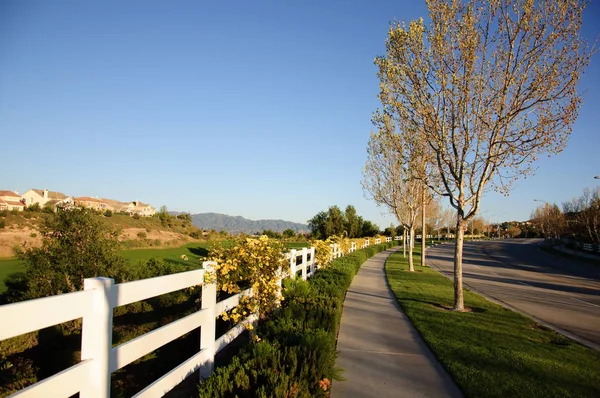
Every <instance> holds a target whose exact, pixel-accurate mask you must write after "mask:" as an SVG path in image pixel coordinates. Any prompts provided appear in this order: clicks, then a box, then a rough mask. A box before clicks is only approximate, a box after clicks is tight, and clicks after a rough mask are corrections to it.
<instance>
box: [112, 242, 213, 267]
mask: <svg viewBox="0 0 600 398" xmlns="http://www.w3.org/2000/svg"><path fill="white" fill-rule="evenodd" d="M210 246H211V243H208V242H193V243H188V244H186V245H183V246H179V247H169V248H166V249H128V250H123V251H122V252H121V254H122V255H123V257H125V259H126V260H128V261H130V262H138V261H147V260H149V259H151V258H153V257H160V258H163V259H164V260H166V261H170V262H175V263H179V264H183V265H187V264H189V262H190V261H193V262H196V263H197V262H198V261H200V259H201V258H202V257H205V256H206V255H207V254H208V249H209V248H210ZM182 255H186V256H187V257H188V261H186V260H182V259H181V256H182Z"/></svg>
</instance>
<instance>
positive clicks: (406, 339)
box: [331, 249, 462, 398]
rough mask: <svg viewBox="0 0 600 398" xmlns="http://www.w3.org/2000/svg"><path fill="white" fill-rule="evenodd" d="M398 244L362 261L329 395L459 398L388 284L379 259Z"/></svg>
mask: <svg viewBox="0 0 600 398" xmlns="http://www.w3.org/2000/svg"><path fill="white" fill-rule="evenodd" d="M395 250H398V249H389V250H386V251H385V252H382V253H379V254H377V255H375V256H373V257H372V258H370V259H369V260H367V262H365V263H364V264H363V266H362V267H361V269H360V271H359V272H358V274H357V275H356V277H355V278H354V281H352V284H351V285H350V289H348V293H347V294H346V299H345V301H344V311H343V313H342V323H341V327H340V332H339V336H338V343H337V349H338V351H339V352H340V354H339V356H338V358H337V361H336V366H337V367H340V368H342V369H343V370H344V372H343V374H342V376H343V377H344V378H345V379H346V380H345V381H334V382H333V385H332V389H331V392H332V395H331V396H332V397H333V398H345V397H352V398H362V397H411V398H412V397H462V393H461V391H460V390H459V389H458V387H457V386H456V385H455V384H454V381H452V379H451V378H450V376H448V374H447V373H446V371H445V370H444V368H443V367H442V366H441V365H440V364H439V362H438V361H437V360H436V359H435V357H434V356H433V354H432V353H431V351H430V350H429V348H428V347H427V346H426V345H425V343H424V342H423V340H422V339H421V337H420V336H419V334H418V333H417V331H416V329H415V328H414V326H413V325H412V324H411V323H410V321H409V320H408V318H407V317H406V315H405V314H404V312H402V310H401V309H400V306H399V304H398V302H397V301H396V298H395V297H394V295H393V293H392V291H391V290H390V288H389V287H388V284H387V279H386V277H385V260H386V259H387V257H388V256H389V255H390V254H391V253H393V252H394V251H395Z"/></svg>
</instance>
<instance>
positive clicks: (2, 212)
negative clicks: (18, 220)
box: [0, 210, 8, 217]
mask: <svg viewBox="0 0 600 398" xmlns="http://www.w3.org/2000/svg"><path fill="white" fill-rule="evenodd" d="M6 216H8V210H0V217H6Z"/></svg>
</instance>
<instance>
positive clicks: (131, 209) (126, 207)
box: [102, 198, 156, 217]
mask: <svg viewBox="0 0 600 398" xmlns="http://www.w3.org/2000/svg"><path fill="white" fill-rule="evenodd" d="M102 201H104V203H107V204H110V205H111V206H113V208H114V211H115V212H117V213H127V214H129V215H134V214H137V215H139V216H142V217H152V216H153V215H154V214H156V209H155V208H154V207H152V206H150V205H148V204H145V203H142V202H140V201H138V200H134V201H133V202H119V201H118V200H113V199H104V198H103V199H102Z"/></svg>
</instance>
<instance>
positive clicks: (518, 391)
mask: <svg viewBox="0 0 600 398" xmlns="http://www.w3.org/2000/svg"><path fill="white" fill-rule="evenodd" d="M417 250H418V248H417ZM415 265H420V254H416V255H415ZM386 272H387V277H388V281H389V284H390V287H391V289H392V290H393V292H394V294H395V296H396V298H397V299H398V302H399V303H400V305H401V306H402V308H403V309H404V311H405V312H406V314H407V315H408V317H409V318H410V320H411V321H412V323H413V324H414V325H415V327H416V328H417V330H418V331H419V333H420V334H421V336H422V337H423V339H424V340H425V341H426V342H427V344H428V345H429V347H430V348H431V349H432V351H433V352H434V353H435V355H436V356H437V358H438V359H439V360H440V362H441V363H442V364H443V365H444V367H445V368H446V369H447V370H448V372H449V373H450V375H451V376H452V378H453V379H454V380H455V381H456V383H457V384H458V386H459V387H460V388H461V389H462V390H463V392H464V393H465V395H466V396H467V397H600V353H599V352H596V351H594V350H592V349H589V348H586V347H584V346H581V345H579V344H577V343H575V342H573V341H571V340H569V339H567V338H565V337H563V336H561V335H560V334H558V333H556V332H554V331H552V330H549V329H547V328H544V327H542V326H540V325H538V324H536V323H535V322H534V321H532V320H531V319H529V318H527V317H525V316H522V315H520V314H517V313H515V312H512V311H510V310H507V309H505V308H504V307H502V306H499V305H497V304H494V303H492V302H490V301H488V300H486V299H485V298H483V297H481V296H479V295H477V294H475V293H473V292H470V291H467V290H465V306H466V307H468V308H470V309H471V312H465V313H456V312H452V311H449V310H447V308H452V304H453V285H452V281H450V280H448V279H447V278H445V277H444V276H442V275H440V274H439V273H438V272H436V271H434V270H432V269H431V268H428V267H420V266H419V267H417V268H416V272H412V273H411V272H408V265H407V260H406V259H404V258H403V257H402V253H401V252H400V253H395V254H392V255H391V256H390V258H389V259H388V260H387V263H386Z"/></svg>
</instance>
